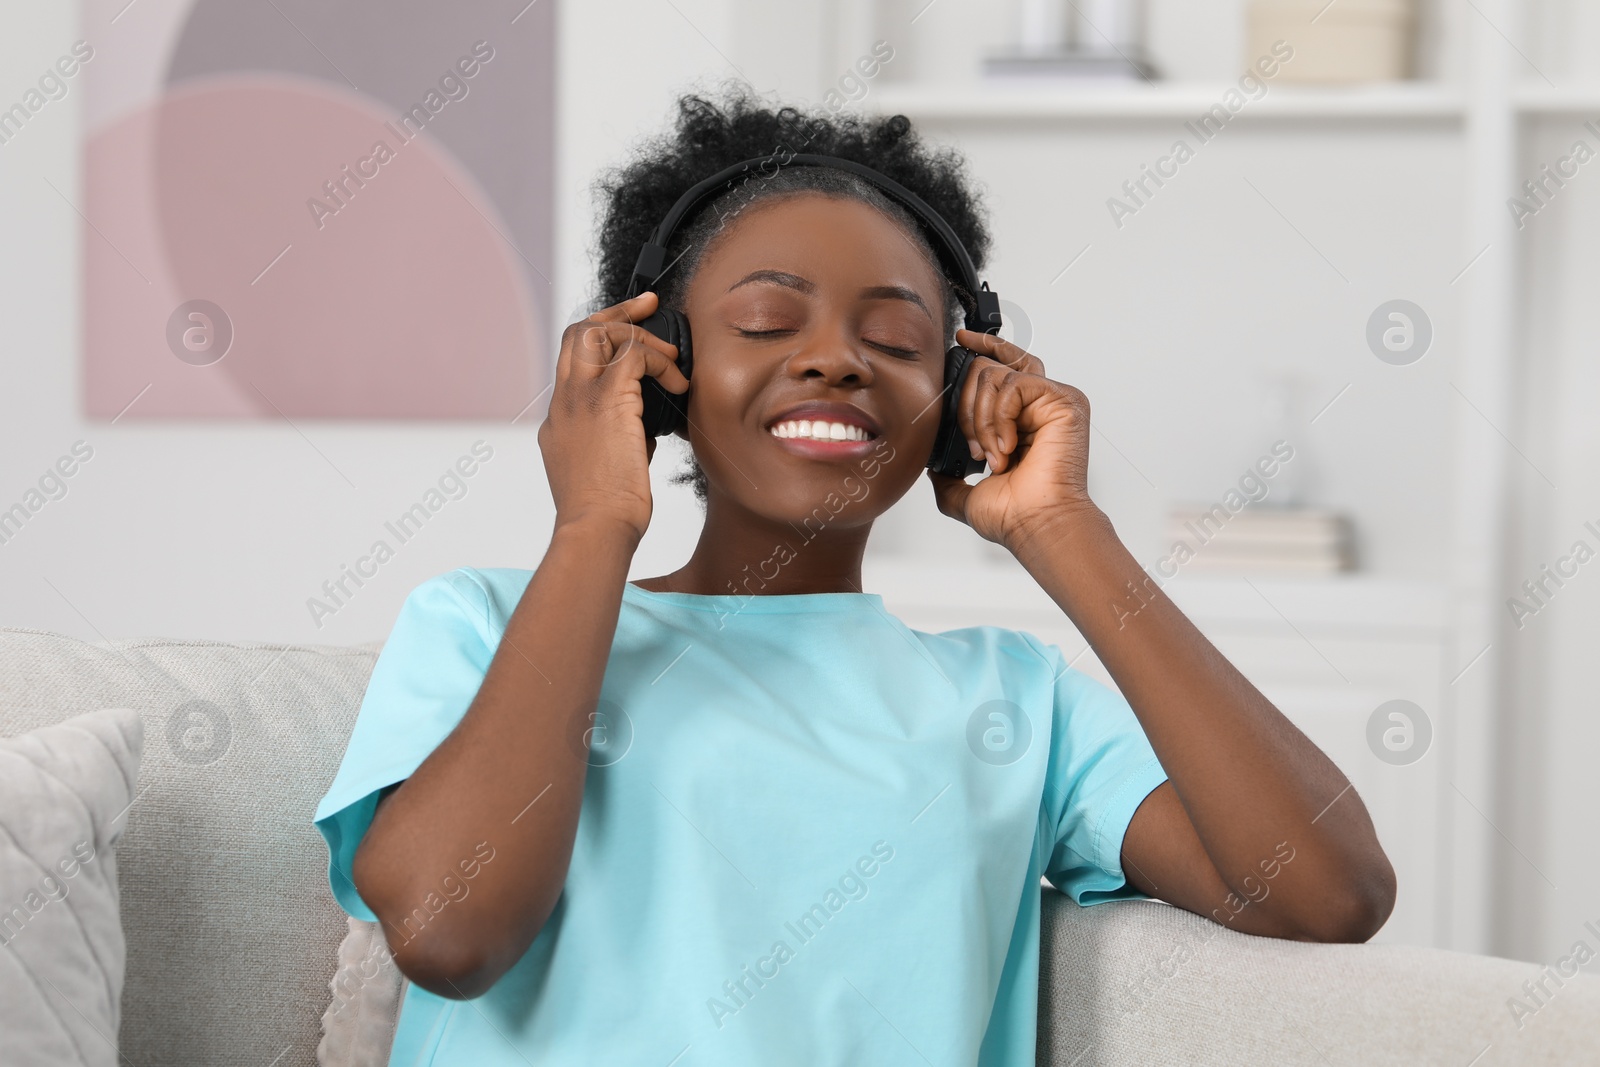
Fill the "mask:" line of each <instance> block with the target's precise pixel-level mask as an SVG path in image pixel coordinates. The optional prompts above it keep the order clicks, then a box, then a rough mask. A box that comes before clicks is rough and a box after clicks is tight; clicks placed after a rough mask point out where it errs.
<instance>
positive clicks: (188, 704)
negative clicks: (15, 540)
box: [0, 630, 376, 1067]
mask: <svg viewBox="0 0 1600 1067" xmlns="http://www.w3.org/2000/svg"><path fill="white" fill-rule="evenodd" d="M375 659H376V651H375V650H374V649H371V648H327V647H324V648H314V647H285V646H282V645H228V644H214V643H209V642H200V641H162V640H133V641H123V642H116V643H114V645H113V647H111V648H102V647H98V646H96V645H93V644H88V643H85V642H82V641H77V640H74V639H71V638H66V637H62V636H59V635H55V634H47V633H40V632H37V631H28V630H0V736H12V735H15V734H19V733H23V732H25V731H28V730H32V729H34V728H35V727H39V726H43V725H46V724H48V723H55V722H60V721H62V720H64V719H67V718H70V717H72V716H74V715H76V714H79V713H80V712H84V711H92V710H95V709H98V708H107V707H127V708H133V709H136V710H137V711H139V712H140V714H141V715H142V716H143V719H144V727H145V734H144V762H143V768H142V774H141V777H140V784H139V788H140V793H139V794H138V800H137V801H136V802H135V803H134V805H133V807H132V808H131V809H130V810H129V812H128V814H127V829H126V831H125V833H124V836H123V839H122V841H121V843H120V845H119V846H118V849H117V861H118V871H119V874H120V881H121V889H122V922H123V929H124V932H125V934H126V937H127V952H128V964H127V979H126V986H125V987H124V990H123V997H122V1028H121V1036H122V1054H123V1057H124V1059H123V1060H122V1062H124V1063H132V1064H136V1065H138V1067H146V1065H153V1064H205V1065H207V1067H233V1065H237V1067H266V1065H267V1064H274V1067H296V1065H300V1067H304V1065H308V1064H313V1063H315V1062H316V1048H317V1042H318V1039H319V1036H320V1035H319V1022H320V1019H321V1016H322V1012H323V1009H324V1008H326V1007H327V1005H328V1003H329V1000H330V994H329V989H328V982H329V980H330V979H331V978H332V977H333V972H334V961H335V954H336V952H337V950H338V947H339V942H340V940H341V939H342V938H343V937H344V934H345V930H346V926H345V915H344V913H343V912H342V911H341V910H340V909H339V906H338V905H337V904H335V903H334V901H333V898H332V896H331V895H330V894H329V892H328V889H327V850H326V848H325V847H324V846H323V844H322V838H321V837H320V835H318V833H317V831H316V828H315V827H313V826H312V825H311V814H312V810H313V809H314V808H315V807H316V803H317V800H318V798H319V797H321V795H322V793H323V791H324V790H326V789H327V786H328V783H329V782H331V781H332V780H333V774H334V771H335V770H336V769H337V767H338V764H339V758H340V756H341V755H342V754H343V752H344V745H345V741H346V740H347V739H348V737H349V735H350V729H351V727H352V726H353V725H354V723H355V715H356V710H357V708H358V707H359V706H360V701H361V694H362V692H363V691H364V689H365V687H366V681H367V675H368V674H369V673H370V672H371V669H372V664H373V662H374V660H375ZM280 1056H281V1058H279V1057H280Z"/></svg>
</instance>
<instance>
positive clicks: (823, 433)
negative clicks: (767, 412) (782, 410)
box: [767, 419, 877, 444]
mask: <svg viewBox="0 0 1600 1067" xmlns="http://www.w3.org/2000/svg"><path fill="white" fill-rule="evenodd" d="M767 432H768V433H770V434H771V435H772V436H773V437H777V438H781V439H783V440H785V441H812V442H818V443H829V444H831V443H834V442H843V443H847V444H857V443H861V442H866V441H873V440H876V439H877V434H874V433H873V432H872V431H870V430H867V429H864V428H862V427H860V426H854V425H851V424H850V423H847V422H833V421H830V420H827V419H784V420H783V421H781V422H776V423H773V424H772V427H771V428H770V429H769V430H768V431H767Z"/></svg>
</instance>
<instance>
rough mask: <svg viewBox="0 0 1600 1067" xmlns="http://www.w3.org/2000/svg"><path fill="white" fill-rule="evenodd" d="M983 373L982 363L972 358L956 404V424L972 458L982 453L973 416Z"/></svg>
mask: <svg viewBox="0 0 1600 1067" xmlns="http://www.w3.org/2000/svg"><path fill="white" fill-rule="evenodd" d="M983 375H984V364H983V363H982V362H980V361H979V360H973V361H972V364H971V365H970V366H969V367H968V368H967V377H966V380H965V381H964V382H963V383H962V386H961V400H960V402H959V403H957V404H956V425H957V426H958V427H959V428H960V430H961V433H962V436H964V437H965V438H966V439H967V454H968V455H970V456H972V458H973V459H977V458H979V456H981V455H982V453H983V449H982V445H981V444H980V443H979V441H978V428H977V423H976V421H975V418H974V416H975V414H976V408H977V401H978V396H979V394H980V393H981V392H982V388H981V387H982V385H983Z"/></svg>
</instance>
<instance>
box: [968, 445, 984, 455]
mask: <svg viewBox="0 0 1600 1067" xmlns="http://www.w3.org/2000/svg"><path fill="white" fill-rule="evenodd" d="M967 451H968V452H969V453H971V454H972V458H973V459H980V458H982V456H983V449H981V448H979V447H978V442H976V441H972V442H970V443H969V444H968V445H967Z"/></svg>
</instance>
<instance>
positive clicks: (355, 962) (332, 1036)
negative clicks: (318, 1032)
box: [317, 917, 406, 1067]
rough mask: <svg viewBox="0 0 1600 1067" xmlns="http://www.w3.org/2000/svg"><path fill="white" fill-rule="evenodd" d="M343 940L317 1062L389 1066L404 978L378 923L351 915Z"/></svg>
mask: <svg viewBox="0 0 1600 1067" xmlns="http://www.w3.org/2000/svg"><path fill="white" fill-rule="evenodd" d="M348 923H349V932H348V933H347V934H345V938H344V940H343V941H341V942H339V970H338V972H337V973H335V974H334V976H333V981H332V982H330V983H329V985H330V986H331V987H332V990H333V1000H332V1001H331V1002H330V1003H329V1004H328V1010H327V1011H325V1012H323V1013H322V1043H321V1044H320V1045H318V1046H317V1067H385V1065H386V1064H387V1063H388V1062H389V1049H390V1047H391V1046H392V1045H393V1044H394V1028H395V1023H396V1022H398V1021H399V1018H400V1002H401V999H402V998H403V997H404V996H405V987H406V980H405V976H404V975H402V974H401V973H400V970H399V968H397V967H396V966H395V965H394V957H393V956H392V955H391V954H390V952H389V945H388V943H387V942H386V941H384V939H383V931H382V930H381V929H379V927H378V924H377V923H369V922H365V921H363V920H361V919H357V918H354V917H351V918H349V920H348Z"/></svg>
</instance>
